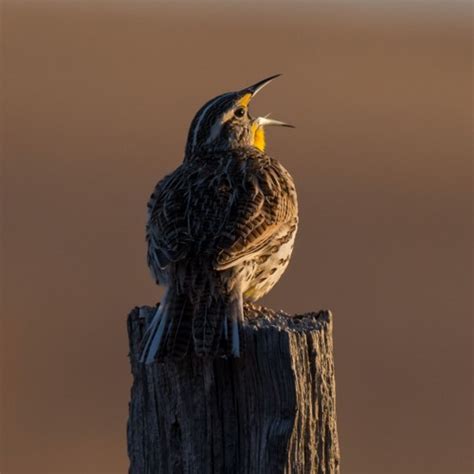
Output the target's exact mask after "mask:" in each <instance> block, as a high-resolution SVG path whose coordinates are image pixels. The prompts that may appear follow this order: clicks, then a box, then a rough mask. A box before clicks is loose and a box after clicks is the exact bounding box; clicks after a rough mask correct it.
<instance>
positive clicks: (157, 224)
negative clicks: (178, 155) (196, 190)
mask: <svg viewBox="0 0 474 474" xmlns="http://www.w3.org/2000/svg"><path fill="white" fill-rule="evenodd" d="M185 182H186V173H185V169H184V168H183V166H180V167H179V168H177V169H176V170H175V171H174V172H173V173H172V174H170V175H168V176H166V177H165V178H163V179H162V180H161V181H160V182H159V183H158V184H157V185H156V187H155V190H154V191H153V194H152V195H151V197H150V201H149V203H148V222H147V226H146V238H147V242H148V264H149V266H150V268H151V270H152V272H153V274H154V275H155V276H156V277H157V276H158V275H159V274H160V272H161V271H163V270H164V269H166V268H167V267H168V266H169V265H170V263H175V262H177V261H179V260H181V259H183V258H185V256H186V254H187V252H188V249H189V242H190V235H189V232H188V227H187V221H186V196H185V192H186V187H185ZM157 279H158V278H157Z"/></svg>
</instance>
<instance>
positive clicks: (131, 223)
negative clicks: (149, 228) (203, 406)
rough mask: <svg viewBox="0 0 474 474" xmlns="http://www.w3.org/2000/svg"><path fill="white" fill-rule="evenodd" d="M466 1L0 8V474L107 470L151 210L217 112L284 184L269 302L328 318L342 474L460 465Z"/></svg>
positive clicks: (126, 385) (466, 237)
mask: <svg viewBox="0 0 474 474" xmlns="http://www.w3.org/2000/svg"><path fill="white" fill-rule="evenodd" d="M469 11H470V4H469V2H464V3H461V2H459V3H458V2H455V1H445V2H435V1H432V2H429V1H425V2H419V3H410V2H400V1H396V0H393V1H391V2H389V1H385V2H367V3H365V2H343V1H337V2H333V3H315V4H312V5H310V4H308V3H304V2H301V3H298V2H296V3H295V2H292V3H290V2H287V3H285V2H283V3H275V2H273V3H270V2H262V3H252V4H250V3H243V2H240V3H233V2H228V3H226V4H225V6H224V5H223V3H220V4H218V3H213V2H210V1H208V2H199V3H197V2H188V3H184V2H179V3H174V4H171V3H166V2H153V1H151V0H150V1H144V0H143V1H132V0H129V1H119V2H112V1H100V2H97V1H96V2H90V3H87V2H84V1H51V2H43V1H31V2H25V1H13V0H10V1H4V2H3V11H2V36H3V61H2V62H3V65H2V72H3V74H2V76H3V106H4V114H3V139H2V147H3V149H2V152H3V156H2V157H3V179H2V199H3V217H2V225H3V234H2V238H3V248H2V250H3V255H2V267H1V269H2V277H3V286H2V289H3V302H2V303H3V307H2V341H1V360H2V374H3V377H2V387H1V396H2V410H1V417H2V418H1V422H0V425H1V431H2V438H1V455H2V459H1V463H0V470H1V472H2V473H4V474H5V473H8V474H10V473H63V474H68V473H94V474H102V473H123V472H126V469H127V466H128V464H127V457H126V445H125V426H126V418H127V409H128V407H127V403H128V398H129V389H130V383H131V378H130V374H129V365H128V360H127V350H128V348H127V335H126V327H125V320H126V315H127V313H128V311H129V309H131V308H132V307H133V306H134V305H136V304H145V303H153V302H155V301H156V300H158V299H159V297H160V291H159V290H158V289H157V288H156V287H155V286H154V284H153V282H152V280H151V278H150V277H149V275H148V271H147V268H146V265H145V259H144V253H145V244H144V229H143V227H144V221H145V203H146V201H147V199H148V196H149V194H150V193H151V190H152V188H153V186H154V184H155V182H156V181H157V180H158V179H160V178H161V177H162V176H163V175H164V174H165V173H168V172H170V171H171V170H172V169H173V168H175V167H176V166H177V165H178V163H179V162H180V160H181V158H182V151H183V148H184V140H185V136H186V132H187V127H188V124H189V122H190V120H191V119H192V117H193V115H194V113H195V112H196V111H197V109H198V108H199V107H200V106H201V105H202V104H203V103H204V102H205V101H206V100H208V99H209V98H211V97H213V96H214V95H217V94H219V93H221V92H225V91H227V90H233V89H237V88H241V87H243V86H246V85H249V84H251V83H253V82H255V81H257V80H259V79H261V78H263V77H266V76H268V75H270V74H274V73H279V72H282V73H284V76H283V77H282V78H280V79H279V80H277V81H275V82H274V83H273V84H272V85H271V86H269V87H268V88H267V89H266V90H265V91H264V92H263V93H262V94H261V95H260V96H259V98H258V100H255V101H254V104H253V110H254V112H255V113H261V114H264V113H267V112H273V114H274V115H273V116H274V117H275V118H280V119H282V120H287V121H289V122H292V123H295V124H296V125H297V128H296V129H295V130H286V129H278V130H276V129H272V130H271V131H270V132H269V139H268V141H269V151H270V153H272V154H273V155H274V156H276V157H278V158H279V159H281V161H282V162H283V163H284V164H285V166H286V167H287V168H288V169H289V170H290V171H291V173H292V174H293V176H294V177H295V180H296V183H297V187H298V191H299V199H300V206H301V227H300V231H299V235H298V238H297V245H296V249H295V254H294V258H293V260H292V263H291V265H290V268H289V270H288V271H287V273H286V274H285V276H284V278H283V279H282V281H281V282H280V283H279V285H278V286H277V288H275V289H274V290H273V292H272V293H271V294H270V295H269V297H267V298H266V300H265V301H264V302H265V303H266V304H268V305H270V306H273V307H276V308H284V309H286V310H287V311H289V312H303V311H308V310H317V309H319V308H330V309H332V310H333V311H334V314H335V350H336V371H337V396H338V419H339V429H340V442H341V449H342V462H343V472H344V473H367V474H371V473H374V474H376V473H377V474H381V473H397V474H401V473H416V474H418V473H453V474H454V473H467V472H472V464H471V439H472V438H471V415H472V412H471V397H472V391H471V388H472V386H471V381H472V378H471V377H472V358H471V355H472V354H471V336H472V331H471V309H472V306H471V304H472V302H471V291H472V274H471V268H472V267H471V260H470V258H471V255H472V253H471V244H472V221H471V212H472V208H471V195H470V192H471V155H470V153H471V148H470V147H471V142H470V87H471V79H472V78H471V70H470V54H471V51H470V48H471V38H470V15H469Z"/></svg>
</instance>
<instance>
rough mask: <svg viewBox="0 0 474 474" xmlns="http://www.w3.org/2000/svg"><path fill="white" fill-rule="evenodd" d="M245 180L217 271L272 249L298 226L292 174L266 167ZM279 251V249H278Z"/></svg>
mask: <svg viewBox="0 0 474 474" xmlns="http://www.w3.org/2000/svg"><path fill="white" fill-rule="evenodd" d="M246 178H247V179H245V177H244V179H243V180H242V184H241V185H240V187H239V191H238V196H237V199H235V204H234V206H232V208H231V210H230V213H229V215H227V216H226V222H227V223H226V225H225V226H224V228H223V229H222V232H221V238H220V240H219V241H218V247H219V248H220V249H221V251H220V253H219V255H218V257H217V261H216V265H215V268H216V270H225V269H227V268H230V267H232V266H234V265H237V264H238V263H240V262H242V261H244V260H247V259H248V258H250V257H252V256H258V254H259V253H260V252H261V251H262V250H264V249H268V248H271V247H272V241H273V239H274V238H275V235H276V234H277V233H279V232H280V230H281V229H283V228H284V227H285V226H288V225H292V224H293V222H292V221H295V222H294V223H296V219H297V217H296V216H297V202H296V193H295V189H294V184H293V180H292V178H291V176H290V175H289V173H288V172H287V171H286V170H285V169H284V168H283V167H282V166H281V165H279V164H278V163H277V162H275V161H273V160H269V161H268V162H266V163H265V166H261V167H260V168H259V169H257V170H250V173H249V174H248V175H247V177H246ZM275 250H276V249H275Z"/></svg>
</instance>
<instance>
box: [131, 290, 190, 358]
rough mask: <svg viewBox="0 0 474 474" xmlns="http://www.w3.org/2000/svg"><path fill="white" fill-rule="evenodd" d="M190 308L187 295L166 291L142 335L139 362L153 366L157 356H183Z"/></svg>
mask: <svg viewBox="0 0 474 474" xmlns="http://www.w3.org/2000/svg"><path fill="white" fill-rule="evenodd" d="M192 319H193V305H192V304H191V301H190V300H189V298H188V297H187V296H186V295H181V294H178V293H176V292H175V291H173V290H172V289H168V290H167V291H166V293H165V295H164V297H163V300H162V302H161V303H160V305H159V306H158V309H157V310H156V313H155V314H154V316H153V319H152V321H151V323H150V325H149V326H148V329H147V331H146V333H145V336H144V341H145V342H144V346H143V350H142V354H141V358H140V361H141V362H144V363H146V364H150V363H152V362H153V361H154V360H155V359H156V358H157V357H160V356H163V355H165V354H166V355H171V356H173V357H176V358H180V357H183V356H184V355H185V354H186V352H187V351H188V348H189V343H190V342H191V339H192Z"/></svg>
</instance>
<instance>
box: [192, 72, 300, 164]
mask: <svg viewBox="0 0 474 474" xmlns="http://www.w3.org/2000/svg"><path fill="white" fill-rule="evenodd" d="M279 75H280V74H277V75H275V76H271V77H268V78H266V79H263V81H259V82H257V83H256V84H254V85H252V86H250V87H246V88H245V89H242V90H240V91H237V92H228V93H226V94H222V95H219V96H217V97H215V98H214V99H211V100H210V101H209V102H207V103H206V104H204V105H203V106H202V107H201V108H200V109H199V111H198V113H197V114H196V115H195V117H194V119H193V121H192V122H191V127H190V128H189V133H188V141H187V144H186V158H191V157H192V156H196V155H199V154H201V153H205V152H209V151H225V150H233V149H236V148H242V147H255V148H257V149H259V150H261V151H264V150H265V127H266V126H269V125H279V126H283V127H292V125H289V124H286V123H284V122H280V121H279V120H273V119H271V118H269V117H268V116H266V117H256V118H253V117H252V116H251V115H250V113H249V104H250V101H251V100H252V98H253V97H255V95H256V94H257V93H258V92H259V91H260V90H262V89H263V87H265V86H266V85H267V84H268V83H270V82H271V81H272V80H273V79H275V78H276V77H278V76H279Z"/></svg>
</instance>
